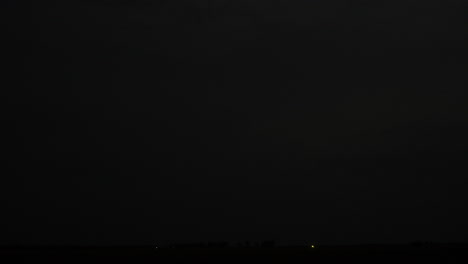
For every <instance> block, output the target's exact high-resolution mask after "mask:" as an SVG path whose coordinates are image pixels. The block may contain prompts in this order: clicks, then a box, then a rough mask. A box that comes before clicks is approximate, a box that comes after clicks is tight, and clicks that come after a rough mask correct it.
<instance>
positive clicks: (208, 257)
mask: <svg viewBox="0 0 468 264" xmlns="http://www.w3.org/2000/svg"><path fill="white" fill-rule="evenodd" d="M467 249H468V248H467V247H466V245H465V246H464V247H447V246H434V247H429V248H427V247H419V248H415V247H411V246H354V247H346V246H342V247H339V246H332V247H324V248H315V249H304V248H302V249H301V248H262V249H253V248H243V249H239V248H224V249H158V250H154V249H151V248H138V247H134V248H125V247H121V248H61V249H60V248H42V249H40V248H28V249H24V248H23V249H5V248H4V249H1V250H0V252H1V253H0V255H1V260H0V261H2V263H9V262H8V261H11V262H15V263H16V262H23V261H24V263H135V264H138V263H152V264H159V263H161V264H166V263H168V264H169V263H171V264H172V263H309V264H313V263H349V262H351V263H362V262H365V263H466V261H467V260H468V251H467Z"/></svg>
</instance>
